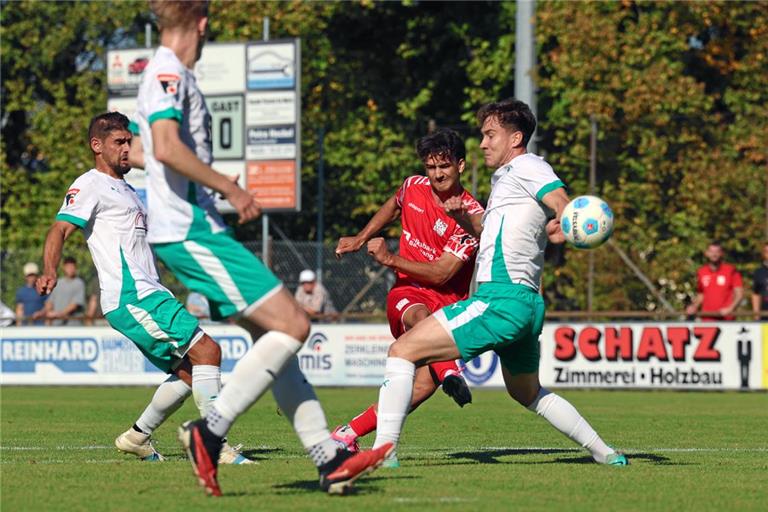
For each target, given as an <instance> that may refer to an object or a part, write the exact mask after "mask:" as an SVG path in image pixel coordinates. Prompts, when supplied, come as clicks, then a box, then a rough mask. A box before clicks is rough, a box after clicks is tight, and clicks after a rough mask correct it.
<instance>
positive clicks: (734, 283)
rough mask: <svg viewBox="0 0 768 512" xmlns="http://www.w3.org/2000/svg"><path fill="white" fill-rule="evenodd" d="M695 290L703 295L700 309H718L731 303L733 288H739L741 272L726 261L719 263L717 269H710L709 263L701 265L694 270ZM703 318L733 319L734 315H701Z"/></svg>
mask: <svg viewBox="0 0 768 512" xmlns="http://www.w3.org/2000/svg"><path fill="white" fill-rule="evenodd" d="M696 276H697V284H696V290H697V291H698V292H699V293H701V294H702V295H703V296H704V301H703V302H702V303H701V310H702V311H718V310H719V309H721V308H725V307H728V306H730V305H731V303H732V302H733V289H734V288H741V287H742V283H741V274H739V272H738V271H737V270H736V267H734V266H733V265H729V264H728V263H721V264H720V266H719V267H717V270H712V267H710V266H709V265H703V266H702V267H701V268H699V270H698V272H696ZM702 319H704V320H721V319H725V320H733V319H735V317H733V316H727V317H722V318H714V317H706V318H705V317H702Z"/></svg>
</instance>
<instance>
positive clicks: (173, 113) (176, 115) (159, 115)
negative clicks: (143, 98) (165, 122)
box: [149, 107, 184, 125]
mask: <svg viewBox="0 0 768 512" xmlns="http://www.w3.org/2000/svg"><path fill="white" fill-rule="evenodd" d="M183 118H184V117H183V116H182V113H181V110H178V109H175V108H173V107H170V108H167V109H165V110H161V111H160V112H155V113H154V114H150V116H149V124H150V125H151V124H152V123H154V122H155V121H157V120H159V119H175V120H176V121H177V122H178V123H179V124H181V120H182V119H183Z"/></svg>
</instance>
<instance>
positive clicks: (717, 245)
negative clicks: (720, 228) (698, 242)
mask: <svg viewBox="0 0 768 512" xmlns="http://www.w3.org/2000/svg"><path fill="white" fill-rule="evenodd" d="M713 245H714V246H716V247H719V248H721V249H722V248H723V244H721V243H720V240H712V241H711V242H709V247H711V246H713Z"/></svg>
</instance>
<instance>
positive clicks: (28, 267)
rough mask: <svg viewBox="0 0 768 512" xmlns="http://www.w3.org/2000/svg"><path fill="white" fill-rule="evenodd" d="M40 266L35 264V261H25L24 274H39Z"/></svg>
mask: <svg viewBox="0 0 768 512" xmlns="http://www.w3.org/2000/svg"><path fill="white" fill-rule="evenodd" d="M39 273H40V268H39V267H38V266H37V263H32V262H29V263H25V264H24V276H28V275H29V274H39Z"/></svg>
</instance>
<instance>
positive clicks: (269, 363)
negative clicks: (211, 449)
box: [206, 331, 301, 437]
mask: <svg viewBox="0 0 768 512" xmlns="http://www.w3.org/2000/svg"><path fill="white" fill-rule="evenodd" d="M300 348H301V342H300V341H299V340H297V339H295V338H292V337H291V336H288V335H287V334H284V333H282V332H278V331H269V332H267V333H266V334H264V335H263V336H262V337H261V338H259V339H258V340H257V341H256V343H254V344H253V346H252V347H251V348H250V350H248V352H246V353H245V355H244V356H243V357H242V358H241V359H240V361H238V362H237V364H236V365H235V369H234V370H233V371H232V375H231V376H230V377H229V379H228V381H227V385H226V386H224V387H223V388H222V390H221V393H219V397H218V398H217V399H216V401H215V402H214V403H213V407H212V408H211V410H210V412H209V413H208V414H207V415H206V419H207V423H208V428H209V429H210V430H211V432H213V433H214V434H216V435H217V436H219V437H224V436H225V435H226V434H227V432H228V431H229V429H230V427H231V426H232V423H233V422H234V421H235V419H237V417H238V416H240V415H241V414H243V413H244V412H245V411H246V410H247V409H248V408H249V407H250V406H251V405H253V403H254V402H255V401H256V400H258V399H259V398H260V397H261V395H263V394H264V392H265V391H266V390H267V389H269V387H270V386H271V385H272V383H273V382H274V381H275V379H276V378H277V376H278V375H279V374H280V371H281V370H282V369H283V366H285V363H286V362H287V361H288V360H289V359H290V358H291V357H293V356H294V355H296V352H298V351H299V349H300Z"/></svg>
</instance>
